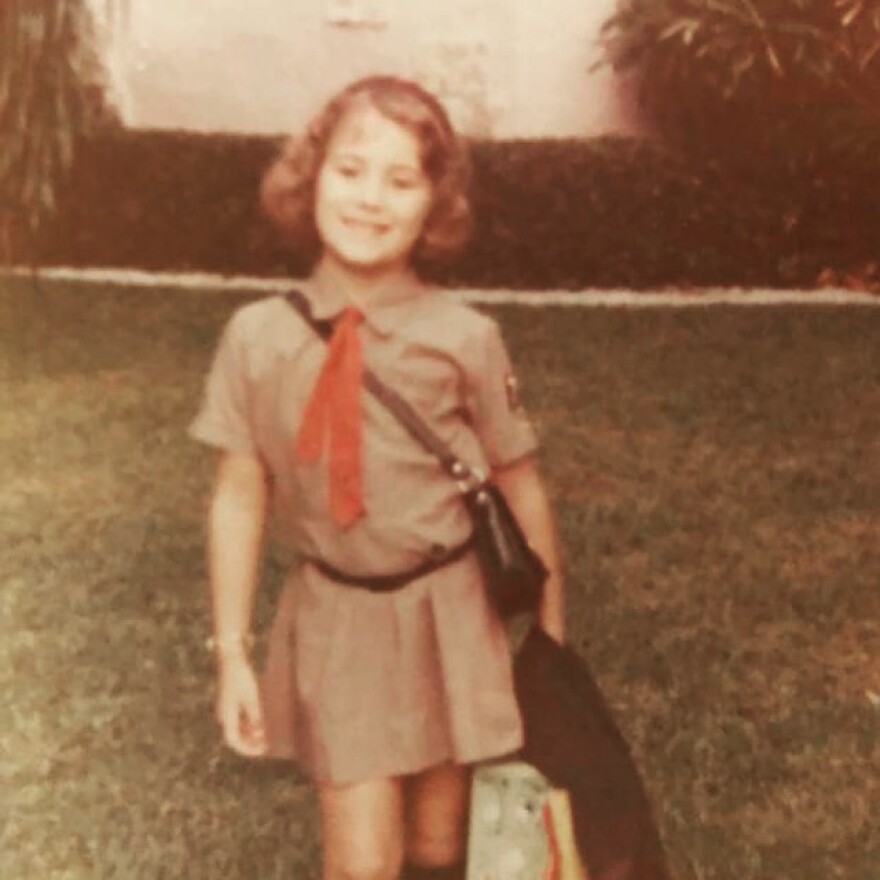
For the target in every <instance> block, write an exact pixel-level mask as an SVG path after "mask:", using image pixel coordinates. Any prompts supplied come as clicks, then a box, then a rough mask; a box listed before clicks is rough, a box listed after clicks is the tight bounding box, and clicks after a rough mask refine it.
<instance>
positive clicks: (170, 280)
mask: <svg viewBox="0 0 880 880" xmlns="http://www.w3.org/2000/svg"><path fill="white" fill-rule="evenodd" d="M9 276H13V277H34V276H36V277H37V278H45V279H47V280H57V281H74V282H76V281H81V282H86V283H92V284H109V285H115V286H125V287H135V288H165V287H177V288H181V289H183V290H192V291H204V292H219V293H223V292H236V293H266V292H268V293H271V292H274V291H281V290H286V289H287V288H289V287H290V286H291V285H293V284H296V281H297V279H295V278H255V277H250V276H245V275H213V274H209V273H201V272H185V273H176V272H146V271H143V270H140V269H71V268H64V267H57V268H44V269H38V270H37V271H36V272H34V270H32V269H30V268H24V267H15V266H13V267H0V277H9ZM453 294H454V295H455V296H457V297H459V298H461V299H463V300H465V301H466V302H471V303H480V304H496V305H497V304H502V305H521V306H569V307H592V308H597V307H598V308H601V307H608V308H637V309H644V308H694V307H697V308H704V307H707V306H715V305H736V306H775V305H811V306H812V305H832V306H843V305H860V306H875V307H880V296H878V295H877V294H873V293H867V292H863V291H855V290H845V289H841V288H818V289H815V290H775V289H766V288H699V289H695V290H693V291H689V292H687V293H684V292H677V291H645V292H636V291H633V290H611V289H609V290H604V289H603V290H598V289H592V290H582V291H560V290H546V291H541V290H522V291H511V290H503V289H499V290H492V289H480V290H470V289H457V290H454V291H453Z"/></svg>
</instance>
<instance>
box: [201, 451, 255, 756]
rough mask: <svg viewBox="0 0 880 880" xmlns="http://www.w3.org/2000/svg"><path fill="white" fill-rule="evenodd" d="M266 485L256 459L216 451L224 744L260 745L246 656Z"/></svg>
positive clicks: (211, 537) (213, 557)
mask: <svg viewBox="0 0 880 880" xmlns="http://www.w3.org/2000/svg"><path fill="white" fill-rule="evenodd" d="M267 498H268V491H267V485H266V474H265V471H264V469H263V466H262V464H261V463H260V461H259V459H258V458H256V457H254V456H252V455H247V454H242V453H232V452H224V453H221V456H220V460H219V462H218V466H217V473H216V478H215V482H214V489H213V493H212V496H211V503H210V508H209V513H208V573H209V578H210V584H211V603H212V609H213V619H214V646H215V651H216V656H217V666H218V675H219V688H218V697H217V718H218V721H219V722H220V724H221V725H222V727H223V733H224V738H225V739H226V742H227V744H228V745H229V746H230V747H231V748H233V749H235V750H236V751H238V752H240V753H242V754H246V755H258V754H261V753H262V752H263V751H264V750H265V742H264V736H263V724H262V711H261V707H260V701H259V691H258V688H257V682H256V677H255V675H254V673H253V669H252V668H251V664H250V660H249V656H248V650H247V649H248V642H249V638H250V622H251V609H252V606H253V598H254V594H255V592H256V587H257V581H258V576H259V569H260V556H261V551H262V543H263V533H264V527H265V523H266V506H267Z"/></svg>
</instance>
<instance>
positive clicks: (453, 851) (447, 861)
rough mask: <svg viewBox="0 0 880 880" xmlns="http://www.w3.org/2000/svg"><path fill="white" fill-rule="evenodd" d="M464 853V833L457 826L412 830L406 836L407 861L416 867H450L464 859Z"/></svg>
mask: <svg viewBox="0 0 880 880" xmlns="http://www.w3.org/2000/svg"><path fill="white" fill-rule="evenodd" d="M464 851H465V833H464V829H463V828H461V827H459V826H455V827H451V828H447V829H443V830H441V829H431V828H414V829H411V831H410V833H409V835H408V836H407V841H406V857H407V860H408V861H410V862H412V863H415V864H417V865H425V866H426V867H439V866H442V865H451V864H454V863H456V862H459V861H461V860H462V859H463V858H464Z"/></svg>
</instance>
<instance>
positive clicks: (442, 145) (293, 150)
mask: <svg viewBox="0 0 880 880" xmlns="http://www.w3.org/2000/svg"><path fill="white" fill-rule="evenodd" d="M363 106H371V107H373V108H375V109H376V110H378V111H379V112H380V113H381V114H382V115H383V116H385V117H387V118H388V119H390V120H392V121H393V122H396V123H398V124H399V125H402V126H404V127H405V128H407V129H408V130H409V131H411V132H412V133H413V134H414V135H415V136H416V138H417V139H418V141H419V143H420V145H421V150H422V165H423V168H424V171H425V173H426V174H427V175H428V178H429V179H430V181H431V184H432V187H433V200H432V205H431V209H430V211H429V213H428V217H427V219H426V221H425V226H424V229H423V230H422V234H421V236H420V237H419V240H418V242H417V243H416V245H415V248H414V249H413V254H412V263H413V266H414V267H415V268H416V270H421V271H426V270H427V271H429V270H430V269H431V268H433V267H435V266H437V265H440V264H443V263H445V262H447V261H449V260H450V259H451V258H452V257H454V256H455V255H456V254H458V253H459V251H460V250H461V249H462V247H463V245H464V244H465V242H466V241H467V238H468V236H469V234H470V230H471V211H470V204H469V201H468V198H467V187H468V184H469V181H470V163H469V159H468V155H467V151H466V148H465V145H464V143H463V142H462V140H461V139H460V138H459V137H458V135H457V134H456V133H455V131H454V129H453V128H452V125H451V123H450V121H449V117H448V116H447V114H446V111H445V110H444V109H443V107H442V105H441V104H440V102H439V101H438V100H437V99H436V98H435V97H434V96H433V95H431V94H430V93H429V92H427V91H426V90H425V89H423V88H422V87H421V86H419V85H417V84H416V83H414V82H411V81H410V80H406V79H402V78H400V77H396V76H370V77H367V78H365V79H361V80H358V81H357V82H354V83H352V84H351V85H349V86H347V87H346V88H345V89H343V90H342V91H341V92H339V93H338V94H337V95H336V96H335V97H334V98H332V99H331V100H330V101H329V102H328V103H327V105H326V106H325V107H324V109H323V110H322V111H321V112H320V113H319V114H318V116H317V117H316V118H315V119H314V120H313V121H312V122H311V123H310V124H309V126H308V128H307V129H306V131H305V134H303V135H302V136H299V137H291V138H289V139H288V140H287V141H286V142H285V143H284V144H283V146H282V148H281V151H280V154H279V155H278V157H277V158H276V159H275V160H274V161H273V163H272V164H271V165H270V166H269V168H268V170H267V171H266V173H265V175H264V176H263V181H262V184H261V186H260V202H261V205H262V208H263V210H264V211H265V213H266V214H267V215H268V217H269V218H270V220H272V222H273V223H274V224H275V226H276V227H277V228H278V230H279V232H280V233H281V235H282V237H283V238H284V240H285V241H286V242H287V243H288V244H290V245H291V246H292V247H294V248H295V249H296V250H297V252H300V253H301V254H302V256H303V257H305V258H306V259H307V260H308V261H309V262H310V263H314V262H315V261H316V260H317V258H318V256H319V255H320V253H321V248H322V245H321V239H320V236H319V234H318V229H317V226H316V224H315V212H314V208H315V184H316V180H317V177H318V173H319V171H320V170H321V166H322V165H323V163H324V159H325V156H326V153H327V146H328V144H329V142H330V139H331V138H332V136H333V134H334V132H335V131H336V128H337V126H338V125H339V123H340V122H341V120H342V119H343V117H344V116H345V115H346V114H347V113H348V112H349V111H351V110H352V109H354V108H357V107H363Z"/></svg>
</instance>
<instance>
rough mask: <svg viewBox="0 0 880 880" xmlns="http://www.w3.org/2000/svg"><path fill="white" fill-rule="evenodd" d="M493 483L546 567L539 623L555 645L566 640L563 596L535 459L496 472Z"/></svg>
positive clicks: (551, 526)
mask: <svg viewBox="0 0 880 880" xmlns="http://www.w3.org/2000/svg"><path fill="white" fill-rule="evenodd" d="M493 476H494V479H495V482H496V484H497V485H498V488H499V489H500V490H501V491H502V493H503V494H504V497H505V498H506V499H507V503H508V504H509V505H510V508H511V510H512V511H513V514H514V516H516V518H517V521H518V522H519V524H520V526H521V528H522V530H523V532H524V534H525V536H526V538H527V540H528V542H529V543H530V544H531V545H532V547H533V548H534V550H535V551H536V552H537V554H538V555H539V556H540V557H541V559H543V561H544V564H545V565H546V566H547V569H548V571H549V575H548V577H547V581H546V583H545V584H544V598H543V600H542V602H541V607H540V609H539V611H538V623H539V624H540V626H541V629H543V630H544V631H545V632H547V633H548V634H549V635H551V636H552V637H553V638H554V639H556V641H557V642H562V641H564V639H565V595H564V589H563V583H562V572H561V570H560V552H559V539H558V537H557V534H556V527H555V525H554V522H553V513H552V511H551V508H550V502H549V499H548V498H547V493H546V491H545V490H544V485H543V482H542V481H541V476H540V474H539V473H538V468H537V465H536V463H535V459H534V457H532V456H526V457H525V458H521V459H519V460H518V461H515V462H513V463H512V464H510V465H508V466H506V467H503V468H501V469H499V470H496V471H495V473H494V475H493Z"/></svg>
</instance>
